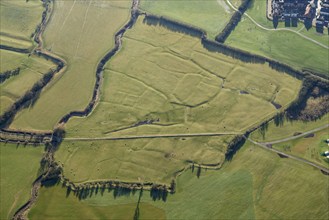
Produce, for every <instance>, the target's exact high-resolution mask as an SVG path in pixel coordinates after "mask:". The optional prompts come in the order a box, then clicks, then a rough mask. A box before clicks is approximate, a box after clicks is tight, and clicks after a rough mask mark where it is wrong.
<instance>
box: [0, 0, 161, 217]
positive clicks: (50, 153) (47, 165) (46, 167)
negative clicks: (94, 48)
mask: <svg viewBox="0 0 329 220" xmlns="http://www.w3.org/2000/svg"><path fill="white" fill-rule="evenodd" d="M43 2H44V6H45V11H44V13H43V14H42V22H41V25H40V26H38V27H37V30H36V34H35V36H34V41H35V42H36V43H37V44H38V48H37V49H36V53H37V54H39V55H41V56H43V57H45V58H48V59H50V60H52V61H54V62H55V63H57V64H58V67H57V69H56V71H57V72H59V71H60V70H62V68H63V67H64V64H65V61H64V60H62V59H61V58H56V57H55V56H51V55H49V54H48V53H44V52H43V51H42V38H41V35H42V32H43V30H44V29H45V27H46V24H47V21H48V20H49V17H50V16H51V13H52V8H51V7H49V4H50V3H51V1H49V0H43ZM138 4H139V0H133V1H132V7H131V17H130V20H129V21H128V23H127V24H125V25H124V26H123V27H122V28H121V29H120V30H119V31H118V32H117V33H116V34H115V47H114V48H113V49H112V50H110V51H109V52H108V53H107V54H106V55H105V56H104V57H103V58H102V60H101V61H100V62H99V64H98V66H97V70H96V83H95V88H94V92H93V97H92V100H91V102H90V103H89V104H88V106H87V107H86V108H85V110H84V111H73V112H70V113H69V114H67V115H65V116H64V117H63V118H62V119H61V120H60V122H59V124H65V123H66V122H67V121H68V120H69V119H70V118H71V117H73V116H87V115H88V114H89V113H90V112H91V111H92V109H93V108H94V106H95V104H96V101H97V99H98V97H99V94H100V85H101V83H100V82H101V78H102V72H103V68H104V65H105V64H106V62H107V61H109V59H110V58H111V57H113V56H114V55H115V54H116V53H117V52H118V51H119V50H120V48H121V46H122V36H123V34H124V33H125V32H126V31H127V29H129V28H131V27H132V26H133V24H134V23H135V21H136V19H137V18H138V16H139V13H138V12H139V11H138ZM49 14H50V15H49ZM48 15H49V16H48ZM47 18H48V19H47ZM54 74H55V73H53V75H54ZM53 75H52V76H53ZM49 81H50V80H49ZM44 86H45V85H44ZM44 86H43V87H44ZM43 87H42V88H43ZM42 88H41V89H42ZM41 89H40V90H39V91H41ZM31 99H32V98H31ZM31 99H30V100H31ZM15 104H16V103H15ZM15 104H14V106H15ZM19 109H21V108H19ZM16 113H17V111H16V112H15V114H16ZM15 114H12V116H11V118H10V119H12V118H13V116H14V115H15ZM1 119H2V118H0V126H1V124H2V123H1ZM9 121H10V120H6V122H7V123H8V122H9ZM7 123H6V125H7ZM8 132H12V133H16V131H8ZM44 135H45V136H47V135H49V134H44ZM64 136H65V131H64V129H61V126H59V128H58V129H55V130H54V131H53V133H52V136H51V141H50V143H49V144H47V145H46V153H45V155H44V156H43V158H42V160H41V169H42V170H43V172H42V174H41V175H39V177H38V178H37V179H36V180H35V181H34V182H33V185H32V190H31V198H30V199H29V200H28V201H27V202H26V203H25V204H24V205H23V206H22V207H20V208H19V209H18V210H17V211H16V213H15V214H14V216H13V219H14V220H20V219H27V215H28V212H29V210H30V208H31V207H32V206H33V204H34V203H35V202H36V200H37V197H38V193H39V189H40V187H41V185H42V183H43V182H44V181H47V180H51V181H52V180H53V179H64V177H63V176H62V173H63V171H62V169H61V167H60V166H59V165H58V164H57V163H56V161H55V159H54V154H55V151H56V150H57V148H58V146H59V145H60V144H61V141H62V140H63V137H64ZM157 187H159V186H157ZM160 188H161V189H162V187H160Z"/></svg>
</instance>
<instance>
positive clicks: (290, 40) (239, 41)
mask: <svg viewBox="0 0 329 220" xmlns="http://www.w3.org/2000/svg"><path fill="white" fill-rule="evenodd" d="M247 14H248V15H250V16H251V17H252V18H253V19H254V20H255V21H256V22H257V23H259V24H261V25H262V26H264V27H266V28H273V24H272V22H271V21H269V20H267V18H266V1H253V5H252V7H251V8H250V9H248V10H247ZM298 25H299V26H298V27H297V28H290V29H291V30H295V31H299V30H300V33H302V34H304V35H306V36H307V37H311V38H312V39H314V40H316V41H318V42H320V43H322V44H324V45H327V46H328V45H329V36H328V35H326V34H324V35H319V34H316V33H315V29H314V28H312V29H310V30H309V31H307V30H305V28H304V29H302V27H303V24H301V23H299V24H298ZM283 27H284V24H283V23H280V25H279V26H278V28H283ZM225 43H226V44H228V45H230V46H233V47H237V48H241V49H243V50H246V51H249V52H252V53H256V54H260V55H263V56H266V57H269V58H273V59H276V60H279V61H281V62H283V63H286V64H288V65H291V66H293V67H295V68H298V69H303V68H307V69H311V70H315V71H317V72H320V73H323V74H328V69H329V63H328V59H329V55H328V50H327V49H325V48H323V47H321V46H319V45H317V44H315V43H313V42H311V41H309V40H307V39H304V38H302V37H300V36H298V35H297V34H295V33H292V32H289V31H282V30H280V31H268V30H263V29H261V28H260V27H257V26H256V25H255V24H254V23H252V21H251V20H250V19H249V18H247V17H246V16H244V17H243V19H242V21H241V22H240V23H239V24H238V26H237V27H236V28H235V30H234V31H233V32H232V34H231V35H230V36H229V38H228V39H227V40H226V42H225ZM291 48H293V49H291Z"/></svg>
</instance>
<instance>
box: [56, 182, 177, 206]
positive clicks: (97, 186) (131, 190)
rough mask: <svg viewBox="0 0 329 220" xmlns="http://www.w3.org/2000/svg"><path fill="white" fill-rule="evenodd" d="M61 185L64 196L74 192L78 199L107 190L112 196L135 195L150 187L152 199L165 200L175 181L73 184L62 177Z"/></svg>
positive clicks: (174, 186)
mask: <svg viewBox="0 0 329 220" xmlns="http://www.w3.org/2000/svg"><path fill="white" fill-rule="evenodd" d="M61 179H62V186H63V187H66V196H69V195H70V194H71V193H73V194H74V196H76V197H77V198H78V199H79V200H83V199H86V198H88V197H91V196H93V195H97V194H99V193H100V195H101V196H103V194H104V192H105V191H106V190H107V192H108V193H110V192H112V193H113V197H114V198H117V197H121V196H130V195H135V193H136V192H137V191H138V190H143V189H150V197H151V198H152V199H153V200H162V201H166V200H167V196H168V193H172V194H173V193H175V190H176V182H175V180H172V182H171V184H170V187H167V186H166V185H160V184H152V183H143V184H142V183H126V182H120V181H111V180H108V181H98V182H87V183H82V184H78V185H75V184H74V183H72V182H70V181H69V179H67V178H64V177H62V178H61Z"/></svg>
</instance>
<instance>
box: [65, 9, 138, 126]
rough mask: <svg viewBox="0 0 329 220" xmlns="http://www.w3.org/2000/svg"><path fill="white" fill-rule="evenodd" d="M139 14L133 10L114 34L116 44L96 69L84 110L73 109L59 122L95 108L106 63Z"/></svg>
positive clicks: (85, 114) (119, 45) (117, 49)
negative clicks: (89, 96) (88, 100)
mask: <svg viewBox="0 0 329 220" xmlns="http://www.w3.org/2000/svg"><path fill="white" fill-rule="evenodd" d="M138 16H139V11H132V13H131V17H130V20H129V21H128V23H127V24H125V25H124V26H123V27H122V28H121V29H120V30H119V31H118V32H117V33H116V34H115V36H114V40H115V46H114V48H113V49H112V50H110V51H109V52H108V53H106V54H105V56H104V57H103V58H102V59H101V61H100V62H99V63H98V65H97V69H96V82H95V86H94V89H93V95H92V98H91V100H90V102H89V103H88V105H87V107H86V108H85V109H84V110H83V111H71V112H69V113H68V114H66V115H64V116H63V117H62V118H61V119H60V120H59V123H66V122H68V121H69V120H70V118H71V117H84V116H87V115H89V114H90V112H91V111H92V109H93V108H94V106H95V104H96V101H97V97H98V94H99V90H100V81H101V79H102V73H103V70H104V66H105V64H106V63H107V62H108V61H109V60H110V59H111V58H112V57H113V56H114V55H115V54H116V53H117V52H118V51H119V49H120V47H121V38H122V35H123V34H124V33H125V32H126V31H127V30H128V29H130V28H131V27H132V26H133V25H134V23H135V22H136V20H137V18H138Z"/></svg>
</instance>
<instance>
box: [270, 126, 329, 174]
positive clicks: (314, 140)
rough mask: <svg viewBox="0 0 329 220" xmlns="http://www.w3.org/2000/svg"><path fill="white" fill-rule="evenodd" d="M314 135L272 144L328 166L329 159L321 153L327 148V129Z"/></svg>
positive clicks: (328, 135) (328, 131)
mask: <svg viewBox="0 0 329 220" xmlns="http://www.w3.org/2000/svg"><path fill="white" fill-rule="evenodd" d="M314 135H315V136H314V137H307V138H300V139H296V140H293V141H287V142H283V143H280V144H275V145H273V148H276V149H279V150H281V151H285V152H286V153H288V154H293V155H296V156H299V157H303V158H305V159H307V160H310V161H313V162H315V163H317V164H320V165H322V166H324V167H328V168H329V160H328V159H326V158H325V157H324V156H322V155H321V154H322V153H324V152H325V151H328V150H329V147H328V144H327V143H326V140H327V139H329V129H328V128H327V129H324V130H322V131H319V132H316V133H314Z"/></svg>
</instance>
